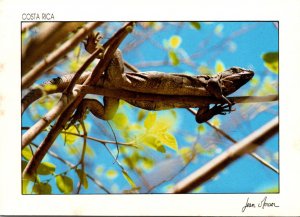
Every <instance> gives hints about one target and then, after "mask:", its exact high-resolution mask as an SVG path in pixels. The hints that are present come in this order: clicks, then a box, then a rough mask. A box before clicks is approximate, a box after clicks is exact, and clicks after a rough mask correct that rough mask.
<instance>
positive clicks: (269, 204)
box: [242, 196, 279, 212]
mask: <svg viewBox="0 0 300 217" xmlns="http://www.w3.org/2000/svg"><path fill="white" fill-rule="evenodd" d="M267 199H268V198H267V196H265V197H264V199H263V200H261V201H260V202H258V203H252V202H250V201H249V197H248V198H247V201H246V205H245V206H243V208H242V212H245V210H246V208H259V209H264V208H267V207H268V208H269V207H279V206H278V205H276V203H274V202H269V201H267Z"/></svg>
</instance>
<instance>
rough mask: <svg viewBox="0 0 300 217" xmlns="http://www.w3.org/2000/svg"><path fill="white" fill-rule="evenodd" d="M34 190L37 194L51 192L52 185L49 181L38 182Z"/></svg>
mask: <svg viewBox="0 0 300 217" xmlns="http://www.w3.org/2000/svg"><path fill="white" fill-rule="evenodd" d="M32 190H33V192H34V193H36V194H51V191H52V187H51V185H49V184H48V183H42V182H36V183H35V184H34V186H33V188H32Z"/></svg>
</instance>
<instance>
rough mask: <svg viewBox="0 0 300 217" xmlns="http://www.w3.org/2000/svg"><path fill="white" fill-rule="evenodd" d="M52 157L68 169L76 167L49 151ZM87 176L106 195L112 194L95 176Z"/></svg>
mask: <svg viewBox="0 0 300 217" xmlns="http://www.w3.org/2000/svg"><path fill="white" fill-rule="evenodd" d="M32 145H33V146H35V147H36V148H37V147H38V146H37V145H35V144H32ZM47 153H48V154H49V155H50V156H52V157H54V158H56V159H57V160H59V161H61V162H62V163H64V164H66V165H67V166H68V167H70V168H74V167H75V166H76V165H75V164H72V163H71V162H69V161H67V160H65V159H63V158H62V157H60V156H58V155H57V154H56V153H54V152H53V151H50V150H49V151H48V152H47ZM85 174H86V176H87V177H88V178H89V179H90V180H92V181H93V182H94V183H95V184H96V185H97V186H98V187H99V188H100V189H102V190H103V191H105V192H106V193H108V194H110V192H109V190H107V189H106V188H105V187H104V186H103V184H102V183H101V182H99V181H98V180H96V179H95V178H94V177H93V176H91V175H90V174H87V173H85Z"/></svg>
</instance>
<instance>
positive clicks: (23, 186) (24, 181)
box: [22, 170, 29, 194]
mask: <svg viewBox="0 0 300 217" xmlns="http://www.w3.org/2000/svg"><path fill="white" fill-rule="evenodd" d="M22 171H23V170H22ZM28 184H29V180H28V179H22V193H23V194H28V191H27V187H28Z"/></svg>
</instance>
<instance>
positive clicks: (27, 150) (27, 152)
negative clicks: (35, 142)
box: [22, 146, 32, 161]
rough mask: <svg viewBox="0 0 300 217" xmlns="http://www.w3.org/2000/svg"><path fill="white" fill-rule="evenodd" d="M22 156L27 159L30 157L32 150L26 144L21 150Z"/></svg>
mask: <svg viewBox="0 0 300 217" xmlns="http://www.w3.org/2000/svg"><path fill="white" fill-rule="evenodd" d="M22 156H23V157H24V158H25V159H26V160H28V161H29V160H30V159H31V158H32V152H31V150H30V148H29V147H28V146H26V147H25V148H24V149H23V150H22Z"/></svg>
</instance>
